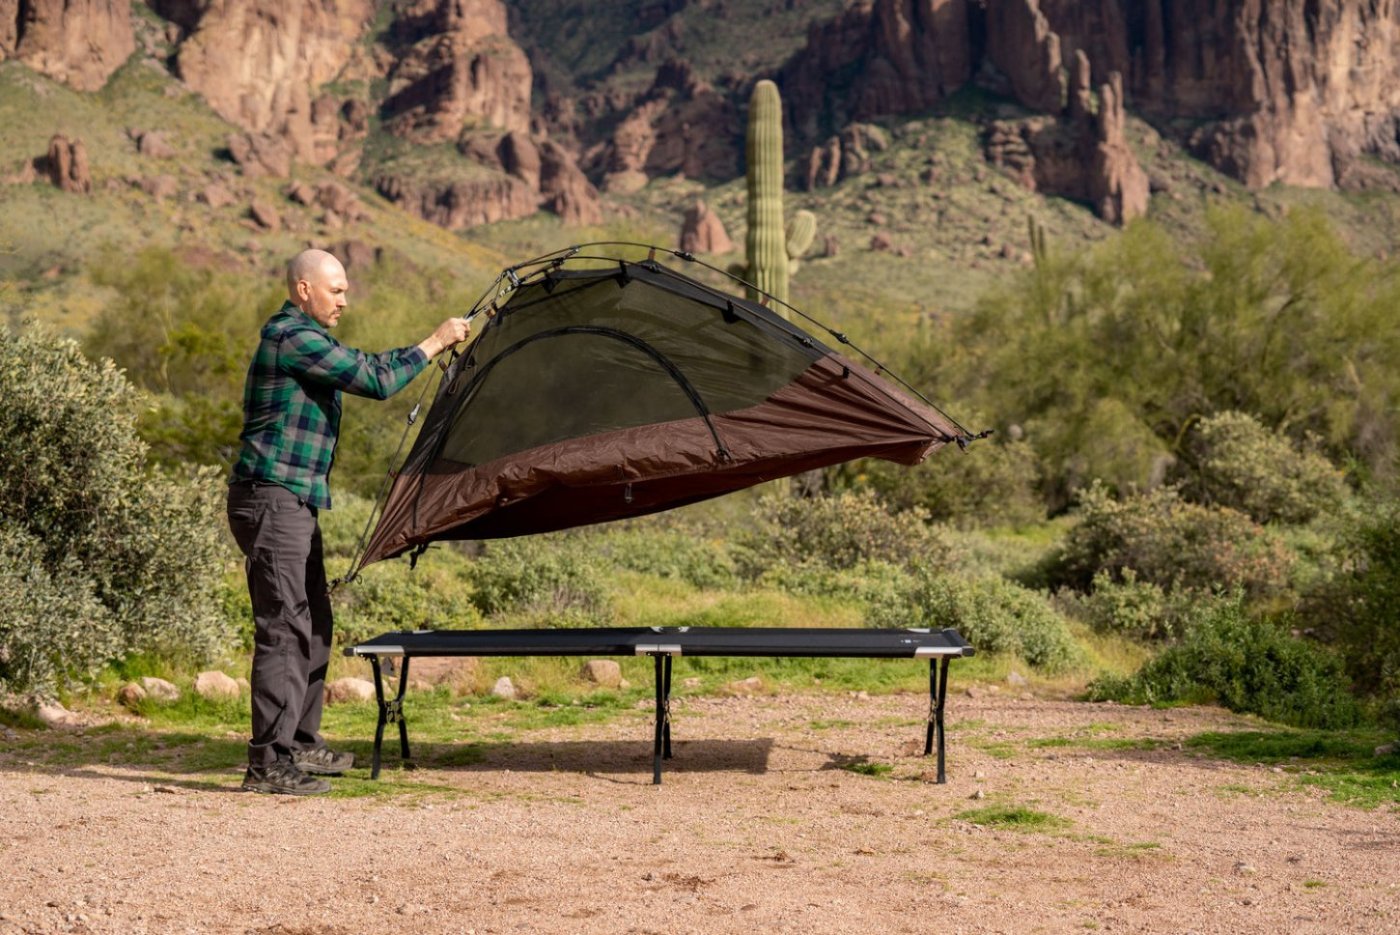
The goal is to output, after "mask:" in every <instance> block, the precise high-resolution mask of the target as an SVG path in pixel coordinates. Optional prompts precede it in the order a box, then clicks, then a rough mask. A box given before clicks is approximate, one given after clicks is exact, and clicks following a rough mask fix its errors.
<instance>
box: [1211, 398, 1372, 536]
mask: <svg viewBox="0 0 1400 935" xmlns="http://www.w3.org/2000/svg"><path fill="white" fill-rule="evenodd" d="M1194 435H1195V439H1194V447H1195V449H1196V462H1197V468H1196V471H1195V477H1194V479H1193V482H1192V483H1191V484H1190V486H1189V487H1188V488H1187V492H1188V493H1189V494H1190V495H1191V496H1192V497H1193V498H1194V499H1196V500H1198V501H1200V502H1202V503H1216V504H1220V505H1221V506H1227V507H1231V508H1233V509H1236V510H1239V511H1240V512H1241V513H1246V514H1248V515H1249V516H1250V517H1251V518H1252V519H1254V520H1255V521H1256V522H1259V523H1273V522H1278V523H1306V522H1309V521H1311V520H1312V519H1313V518H1315V517H1316V516H1318V514H1320V513H1330V512H1332V511H1333V510H1335V509H1336V508H1337V506H1338V504H1340V503H1341V501H1342V500H1343V498H1344V497H1345V496H1346V485H1345V484H1344V483H1343V480H1342V472H1341V471H1339V470H1337V468H1335V467H1333V466H1332V462H1330V461H1328V460H1327V458H1326V457H1324V456H1323V455H1321V454H1319V453H1318V452H1317V451H1316V450H1315V447H1316V439H1313V440H1312V441H1311V442H1310V444H1309V446H1306V447H1303V446H1298V445H1295V444H1294V443H1293V442H1292V441H1290V440H1289V439H1288V438H1286V437H1284V436H1283V435H1280V434H1279V433H1277V432H1273V431H1270V430H1269V429H1267V428H1265V427H1264V426H1263V425H1261V424H1260V423H1259V421H1258V420H1257V419H1255V418H1254V417H1253V416H1251V415H1247V414H1246V413H1243V412H1222V413H1220V414H1218V415H1215V416H1211V417H1210V418H1208V419H1205V420H1203V421H1202V422H1201V423H1200V424H1199V425H1198V426H1197V427H1196V431H1195V433H1194Z"/></svg>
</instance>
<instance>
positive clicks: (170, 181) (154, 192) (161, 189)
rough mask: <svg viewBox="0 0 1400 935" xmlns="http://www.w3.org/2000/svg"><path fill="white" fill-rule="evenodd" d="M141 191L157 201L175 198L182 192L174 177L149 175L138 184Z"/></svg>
mask: <svg viewBox="0 0 1400 935" xmlns="http://www.w3.org/2000/svg"><path fill="white" fill-rule="evenodd" d="M138 184H139V187H140V189H141V191H143V192H145V193H146V194H147V195H150V196H151V197H152V198H154V199H155V200H156V201H164V200H165V199H167V198H174V197H175V196H176V195H177V194H179V192H180V183H179V182H177V181H175V176H173V175H148V176H146V177H144V178H142V179H141V181H140V182H139V183H138Z"/></svg>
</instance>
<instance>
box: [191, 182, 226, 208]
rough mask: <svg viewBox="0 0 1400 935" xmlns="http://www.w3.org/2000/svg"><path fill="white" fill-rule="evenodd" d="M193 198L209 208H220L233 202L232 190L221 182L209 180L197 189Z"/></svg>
mask: <svg viewBox="0 0 1400 935" xmlns="http://www.w3.org/2000/svg"><path fill="white" fill-rule="evenodd" d="M195 198H197V199H198V200H200V201H202V202H204V203H205V204H207V205H208V206H209V207H211V208H222V207H224V206H226V205H231V204H233V201H234V198H233V192H231V191H229V190H228V187H227V186H225V185H224V184H223V183H221V182H210V183H208V184H207V185H205V186H204V187H203V188H202V189H200V190H199V192H198V194H196V195H195Z"/></svg>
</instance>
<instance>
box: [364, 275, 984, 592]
mask: <svg viewBox="0 0 1400 935" xmlns="http://www.w3.org/2000/svg"><path fill="white" fill-rule="evenodd" d="M961 435H962V430H961V429H960V428H959V427H958V426H957V424H956V423H954V422H953V421H952V420H950V419H948V418H947V417H946V416H944V415H943V414H942V413H940V412H938V411H937V410H935V409H933V408H932V407H931V406H928V405H926V404H924V403H923V402H921V401H919V400H917V399H915V398H913V397H912V396H910V395H908V394H906V393H904V392H903V391H902V390H900V389H898V388H896V387H894V386H892V385H891V384H890V383H889V382H887V381H885V380H884V379H882V378H880V377H879V376H877V375H876V374H874V373H872V372H870V371H869V370H867V369H866V368H864V367H862V366H860V365H859V364H856V363H854V362H853V361H851V360H849V359H847V358H845V357H843V356H842V355H840V354H838V353H836V352H834V351H832V350H831V349H830V348H828V347H827V346H825V345H824V344H822V343H821V342H819V341H817V340H816V339H815V338H813V337H811V336H810V335H808V334H807V333H806V332H804V331H802V330H801V329H800V328H798V327H796V326H795V325H793V324H791V323H789V322H787V321H785V320H784V319H782V318H780V317H779V316H778V315H775V314H774V313H773V312H771V311H769V310H768V309H766V308H764V307H762V306H761V305H758V304H755V303H753V302H749V301H747V300H745V299H741V298H738V297H733V296H728V295H725V294H723V293H719V292H717V291H715V290H713V289H710V288H708V287H706V286H704V285H702V284H700V283H697V282H695V281H694V280H691V279H688V278H687V277H685V276H682V275H681V274H679V273H677V272H675V271H673V270H670V269H668V268H666V267H664V266H661V265H660V264H657V263H655V262H653V261H648V262H644V263H628V262H618V263H617V264H615V265H610V266H608V267H604V268H596V267H595V268H583V269H553V270H550V271H549V272H548V273H547V274H545V275H544V276H542V277H541V278H538V279H533V280H531V281H529V282H527V283H525V284H524V285H522V286H521V287H520V288H518V289H516V290H515V291H514V292H512V293H511V294H510V296H509V298H508V300H507V301H506V302H505V303H504V304H503V305H502V306H501V307H500V309H499V311H498V312H497V314H496V315H495V316H494V317H492V318H490V319H489V320H488V322H487V324H486V326H485V328H484V329H483V330H482V333H481V335H480V337H479V338H478V339H477V341H476V342H475V343H474V344H473V345H472V346H471V348H470V350H469V351H468V353H467V354H465V355H464V356H462V357H459V358H458V359H457V360H456V361H455V362H454V363H453V365H452V366H451V367H450V368H449V370H448V372H447V374H446V376H445V378H444V380H443V383H442V385H441V387H440V388H439V391H438V394H437V397H436V399H435V400H434V402H433V406H432V408H431V410H430V411H429V413H428V416H427V418H426V419H425V421H424V425H423V429H422V431H421V433H420V434H419V436H418V439H417V441H416V442H415V444H414V446H413V449H412V451H411V452H410V453H409V456H408V458H407V460H406V461H405V463H404V465H403V468H402V469H401V470H400V471H399V472H398V474H397V475H396V476H395V478H394V481H393V483H392V484H391V486H390V490H389V494H388V497H387V498H386V500H385V505H384V509H383V513H382V515H381V516H380V519H379V523H378V525H377V527H376V528H375V531H374V533H373V535H372V536H371V537H370V540H369V542H368V544H367V545H366V549H365V552H364V554H363V556H362V558H361V560H360V563H359V565H358V566H357V567H356V569H353V570H352V573H353V572H357V571H358V569H359V568H360V567H363V566H364V565H367V564H369V563H371V562H374V561H378V560H380V559H383V558H390V557H393V556H395V555H399V554H402V553H403V552H405V551H408V550H409V549H412V548H414V547H417V546H422V545H426V544H427V543H429V542H433V541H437V540H442V539H487V538H502V537H508V536H518V535H526V534H530V533H538V532H549V531H552V530H556V529H566V528H569V527H572V526H580V525H585V524H589V523H598V522H606V521H609V520H615V519H622V518H626V517H632V516H642V515H645V514H648V513H655V512H659V511H661V510H666V509H671V508H673V507H676V506H681V505H684V504H687V503H693V502H695V501H698V500H703V499H706V498H709V497H715V496H719V495H721V494H725V493H729V492H731V491H734V490H740V489H743V488H745V487H750V486H753V485H754V484H759V483H762V482H764V481H768V480H773V479H776V478H780V477H786V476H790V475H792V474H796V473H799V472H801V471H806V470H811V469H813V468H819V467H825V466H828V465H832V464H839V463H841V462H844V461H849V460H852V459H854V458H860V457H879V458H885V459H888V460H891V461H896V462H899V463H902V464H917V463H918V462H919V461H921V460H923V459H924V458H925V457H927V455H928V454H929V453H930V452H931V451H933V450H935V449H937V448H939V447H940V446H942V445H944V444H946V443H948V442H950V441H953V440H955V439H957V438H959V437H961Z"/></svg>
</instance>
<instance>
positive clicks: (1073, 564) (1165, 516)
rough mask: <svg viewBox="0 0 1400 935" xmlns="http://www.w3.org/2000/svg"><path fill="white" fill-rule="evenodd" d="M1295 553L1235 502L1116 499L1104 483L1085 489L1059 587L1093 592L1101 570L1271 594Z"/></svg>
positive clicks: (1056, 567)
mask: <svg viewBox="0 0 1400 935" xmlns="http://www.w3.org/2000/svg"><path fill="white" fill-rule="evenodd" d="M1290 564H1291V556H1290V555H1289V552H1288V550H1287V549H1286V548H1285V547H1284V545H1283V543H1282V542H1281V541H1280V540H1279V539H1278V538H1277V537H1275V536H1272V535H1270V534H1269V533H1268V532H1267V531H1266V530H1264V529H1263V528H1261V527H1260V526H1258V525H1257V524H1255V523H1254V522H1253V521H1252V520H1250V518H1249V517H1247V516H1245V515H1244V514H1243V513H1239V512H1237V511H1235V510H1232V509H1229V508H1228V507H1206V506H1201V505H1199V504H1195V503H1188V502H1186V501H1185V500H1182V499H1181V497H1180V496H1178V495H1177V492H1176V491H1175V490H1173V489H1171V488H1159V489H1157V490H1153V491H1151V492H1149V493H1145V494H1138V495H1136V496H1131V497H1126V498H1124V499H1122V500H1115V499H1114V498H1113V496H1112V495H1111V494H1110V493H1109V492H1108V490H1107V489H1106V488H1105V487H1103V485H1101V484H1094V485H1093V486H1091V487H1089V488H1088V489H1087V490H1085V491H1084V492H1083V493H1082V494H1081V495H1080V501H1079V522H1078V523H1077V524H1076V525H1075V526H1074V527H1073V528H1072V529H1071V530H1070V531H1069V534H1068V535H1067V536H1066V537H1065V542H1064V545H1063V546H1062V547H1061V550H1060V552H1059V554H1058V555H1056V556H1055V557H1053V558H1052V559H1051V561H1050V566H1051V567H1050V568H1049V571H1048V576H1049V579H1050V583H1051V584H1053V585H1066V586H1069V587H1072V588H1075V589H1077V590H1080V591H1087V590H1088V589H1089V587H1090V585H1091V584H1092V582H1093V580H1094V577H1095V576H1096V575H1098V574H1100V573H1101V572H1107V573H1108V574H1110V575H1113V576H1115V577H1119V576H1121V575H1122V573H1123V570H1124V569H1131V570H1132V571H1133V572H1134V573H1135V575H1136V580H1137V581H1141V582H1143V583H1145V584H1155V585H1157V586H1158V587H1160V588H1162V589H1164V590H1171V589H1174V588H1180V587H1193V588H1202V589H1208V590H1214V591H1224V590H1231V589H1234V588H1242V589H1244V590H1245V592H1246V593H1248V594H1249V595H1251V596H1258V595H1264V594H1269V593H1272V592H1275V591H1278V590H1279V589H1281V588H1282V587H1283V586H1284V585H1285V584H1286V583H1287V581H1288V574H1289V570H1290Z"/></svg>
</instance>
